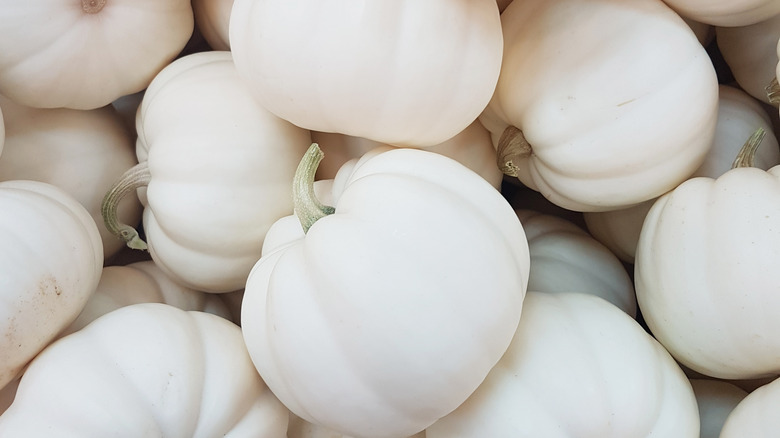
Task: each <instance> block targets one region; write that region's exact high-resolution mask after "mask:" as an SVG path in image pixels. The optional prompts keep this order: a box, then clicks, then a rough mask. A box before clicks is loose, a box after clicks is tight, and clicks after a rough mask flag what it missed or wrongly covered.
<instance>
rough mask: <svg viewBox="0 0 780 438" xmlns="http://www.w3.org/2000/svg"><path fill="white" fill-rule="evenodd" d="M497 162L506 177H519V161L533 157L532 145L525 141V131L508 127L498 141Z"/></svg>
mask: <svg viewBox="0 0 780 438" xmlns="http://www.w3.org/2000/svg"><path fill="white" fill-rule="evenodd" d="M496 152H497V154H496V162H497V163H498V168H499V169H501V171H502V172H504V175H508V176H514V177H517V175H518V170H519V169H520V167H519V166H518V165H517V161H519V160H521V159H525V158H528V157H530V156H531V153H533V150H532V149H531V144H530V143H528V140H526V139H525V136H524V135H523V131H521V130H519V129H517V128H515V127H514V126H508V127H507V128H506V129H505V130H504V132H503V133H501V138H500V139H499V140H498V149H497V151H496Z"/></svg>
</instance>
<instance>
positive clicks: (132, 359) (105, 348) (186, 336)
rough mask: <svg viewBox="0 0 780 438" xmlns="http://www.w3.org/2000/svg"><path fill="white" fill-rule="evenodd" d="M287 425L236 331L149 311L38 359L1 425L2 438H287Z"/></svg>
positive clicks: (198, 318) (208, 319) (59, 344)
mask: <svg viewBox="0 0 780 438" xmlns="http://www.w3.org/2000/svg"><path fill="white" fill-rule="evenodd" d="M287 421H288V420H287V409H285V408H284V406H283V405H282V404H281V403H279V401H278V400H277V399H276V398H275V397H274V396H273V394H272V393H271V392H270V391H269V390H268V388H267V387H266V385H265V384H264V383H263V381H262V379H261V378H260V377H259V376H258V375H257V372H256V371H255V369H254V367H253V366H252V362H251V361H250V359H249V356H248V355H247V353H246V348H245V346H244V344H243V340H242V338H241V330H240V329H239V328H238V327H237V326H236V325H235V324H233V323H231V322H229V321H227V320H226V319H224V318H221V317H218V316H215V315H211V314H208V313H204V312H197V311H190V312H187V311H184V310H181V309H178V308H176V307H173V306H170V305H166V304H160V303H145V304H135V305H131V306H127V307H123V308H121V309H117V310H115V311H113V312H110V313H108V314H106V315H104V316H102V317H100V318H98V319H96V320H95V321H93V322H92V323H91V324H89V325H88V326H86V327H85V328H83V329H81V330H80V331H78V332H76V333H73V334H71V335H69V336H66V337H64V338H62V339H59V340H58V341H56V342H54V343H52V344H51V345H50V346H49V347H48V348H46V349H45V350H44V351H43V352H41V354H40V355H38V357H36V358H35V360H34V361H32V362H31V363H30V366H29V367H28V368H27V370H26V371H25V373H24V375H23V376H22V379H21V380H20V382H19V387H18V388H17V392H16V398H15V399H14V401H13V403H12V404H11V406H10V407H9V408H8V409H7V410H6V412H5V413H4V414H3V415H2V416H0V436H4V437H23V436H24V437H33V436H47V437H52V438H60V437H62V438H65V437H76V436H78V437H80V438H102V437H109V436H110V437H128V438H129V437H166V438H185V437H186V438H214V437H222V436H225V437H236V438H239V437H242V438H243V437H245V438H284V437H285V432H286V430H287Z"/></svg>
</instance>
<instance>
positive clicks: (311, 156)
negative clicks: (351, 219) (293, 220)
mask: <svg viewBox="0 0 780 438" xmlns="http://www.w3.org/2000/svg"><path fill="white" fill-rule="evenodd" d="M323 156H325V154H324V153H323V152H322V149H320V146H319V145H318V144H317V143H312V144H311V146H309V149H308V150H307V151H306V153H305V154H304V155H303V158H302V159H301V162H300V163H298V168H297V169H296V170H295V177H294V178H293V209H294V211H295V215H296V216H298V220H299V221H301V226H302V227H303V232H304V233H307V232H308V231H309V228H311V226H312V225H314V223H315V222H317V221H318V220H320V219H321V218H323V217H325V216H327V215H329V214H333V213H334V212H335V211H336V210H335V209H334V208H333V207H330V206H327V205H322V203H320V201H319V200H318V199H317V197H316V196H315V195H314V173H315V172H317V166H319V165H320V161H322V157H323Z"/></svg>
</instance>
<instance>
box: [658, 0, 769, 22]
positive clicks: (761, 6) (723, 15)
mask: <svg viewBox="0 0 780 438" xmlns="http://www.w3.org/2000/svg"><path fill="white" fill-rule="evenodd" d="M664 1H665V2H666V3H667V4H668V5H669V6H671V7H672V8H673V9H674V10H676V11H677V12H678V13H679V14H680V15H682V16H684V17H689V18H692V19H694V20H697V21H701V22H703V23H708V24H712V25H715V26H721V27H735V26H748V25H751V24H755V23H758V22H760V21H764V20H766V19H767V18H770V17H772V16H774V15H776V14H779V13H780V2H778V1H777V0H729V1H711V0H664Z"/></svg>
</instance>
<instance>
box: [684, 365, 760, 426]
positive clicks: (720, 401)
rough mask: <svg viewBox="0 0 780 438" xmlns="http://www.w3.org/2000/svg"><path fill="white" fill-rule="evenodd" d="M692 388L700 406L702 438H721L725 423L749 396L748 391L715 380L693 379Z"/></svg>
mask: <svg viewBox="0 0 780 438" xmlns="http://www.w3.org/2000/svg"><path fill="white" fill-rule="evenodd" d="M691 386H692V387H693V393H694V394H695V395H696V403H697V404H698V406H699V418H700V423H701V432H700V433H701V438H719V437H720V432H721V429H723V423H724V422H725V421H726V418H727V417H728V416H729V414H730V413H731V411H732V410H734V408H735V407H736V406H737V405H738V404H739V402H741V401H742V399H744V398H745V396H747V395H748V393H747V391H745V390H744V389H741V388H739V387H738V386H735V385H733V384H731V383H729V382H725V381H723V380H713V379H691ZM751 436H752V435H751Z"/></svg>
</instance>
